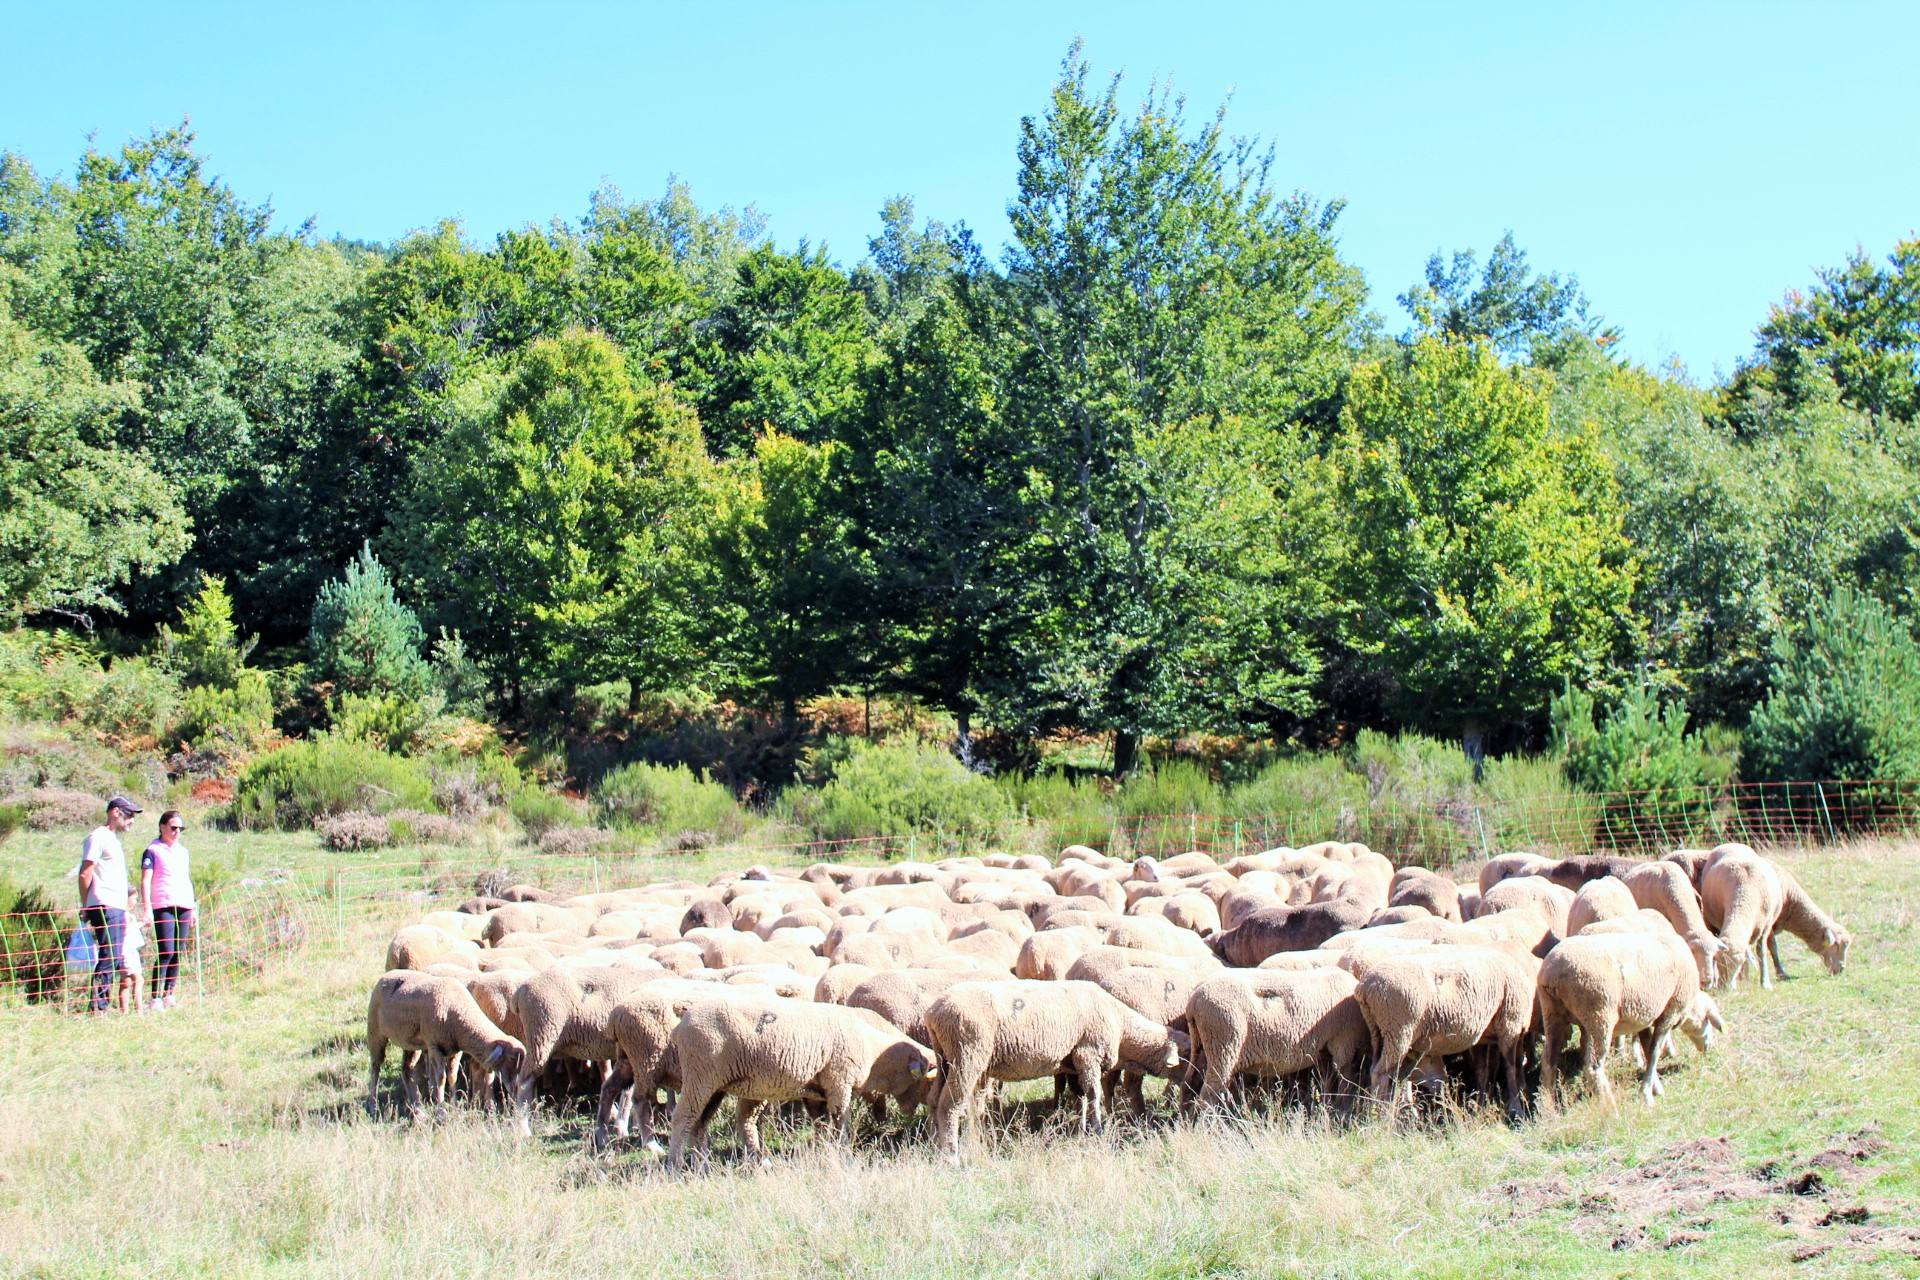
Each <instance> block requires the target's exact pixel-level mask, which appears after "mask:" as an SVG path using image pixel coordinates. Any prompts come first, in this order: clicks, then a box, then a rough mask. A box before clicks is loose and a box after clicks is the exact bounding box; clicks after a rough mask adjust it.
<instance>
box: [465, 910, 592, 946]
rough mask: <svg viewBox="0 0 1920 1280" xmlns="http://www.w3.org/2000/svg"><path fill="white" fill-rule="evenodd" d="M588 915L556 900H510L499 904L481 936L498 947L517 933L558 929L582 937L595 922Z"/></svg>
mask: <svg viewBox="0 0 1920 1280" xmlns="http://www.w3.org/2000/svg"><path fill="white" fill-rule="evenodd" d="M586 915H588V913H584V912H579V911H575V910H573V909H572V908H569V907H562V906H559V905H558V904H556V903H553V902H546V901H531V900H528V901H521V902H509V903H508V904H507V905H506V906H504V907H496V908H495V909H494V910H493V912H492V913H491V914H490V915H489V916H488V917H487V927H486V929H485V930H484V931H483V932H482V934H481V938H482V940H483V941H485V942H486V944H487V945H488V946H490V947H497V946H499V945H500V944H501V940H502V939H504V938H505V937H507V935H509V934H514V933H556V934H562V935H565V936H568V937H578V936H581V935H583V934H584V933H585V932H586V930H587V928H588V926H590V925H591V924H592V923H593V920H592V919H591V918H583V916H586Z"/></svg>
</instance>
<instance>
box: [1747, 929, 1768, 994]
mask: <svg viewBox="0 0 1920 1280" xmlns="http://www.w3.org/2000/svg"><path fill="white" fill-rule="evenodd" d="M1752 955H1753V962H1754V963H1755V964H1757V965H1759V966H1760V989H1761V990H1762V991H1771V990H1773V971H1772V970H1771V969H1769V968H1767V948H1766V944H1765V943H1764V942H1762V941H1761V940H1760V939H1759V938H1755V939H1754V940H1753V947H1752Z"/></svg>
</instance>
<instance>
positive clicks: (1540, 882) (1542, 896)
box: [1475, 876, 1573, 938]
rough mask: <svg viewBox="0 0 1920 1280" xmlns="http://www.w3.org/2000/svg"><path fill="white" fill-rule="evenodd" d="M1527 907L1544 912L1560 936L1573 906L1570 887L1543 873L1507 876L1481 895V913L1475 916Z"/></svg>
mask: <svg viewBox="0 0 1920 1280" xmlns="http://www.w3.org/2000/svg"><path fill="white" fill-rule="evenodd" d="M1528 907H1531V908H1536V909H1538V910H1539V911H1540V912H1541V913H1542V914H1544V915H1545V916H1546V917H1547V922H1548V923H1549V924H1550V925H1551V926H1552V928H1553V931H1554V932H1555V933H1557V934H1559V935H1560V936H1561V937H1563V938H1564V937H1566V936H1567V912H1568V911H1570V910H1571V909H1572V908H1573V890H1571V889H1568V888H1566V887H1565V886H1563V885H1557V884H1555V883H1554V882H1553V881H1551V880H1549V879H1547V878H1546V877H1545V876H1509V877H1508V878H1507V879H1505V880H1501V881H1500V882H1499V883H1497V884H1495V885H1494V886H1493V887H1492V888H1491V889H1488V890H1487V891H1486V892H1485V893H1484V894H1482V895H1481V896H1480V913H1479V915H1478V916H1476V917H1475V919H1479V918H1481V917H1484V916H1488V915H1493V914H1497V913H1499V912H1502V911H1511V910H1514V909H1516V908H1528Z"/></svg>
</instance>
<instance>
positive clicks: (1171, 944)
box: [1094, 916, 1213, 958]
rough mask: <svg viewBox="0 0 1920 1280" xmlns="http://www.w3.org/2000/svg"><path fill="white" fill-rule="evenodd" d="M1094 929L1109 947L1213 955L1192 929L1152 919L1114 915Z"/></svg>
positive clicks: (1188, 955)
mask: <svg viewBox="0 0 1920 1280" xmlns="http://www.w3.org/2000/svg"><path fill="white" fill-rule="evenodd" d="M1094 927H1095V928H1096V929H1098V930H1099V931H1100V934H1101V936H1102V938H1103V939H1104V940H1105V942H1106V944H1107V945H1108V946H1110V947H1131V948H1134V949H1135V950H1140V951H1154V952H1158V953H1159V954H1161V955H1169V956H1186V957H1190V958H1200V957H1210V956H1212V954H1213V952H1212V951H1211V949H1209V948H1208V946H1207V944H1206V941H1205V940H1204V939H1202V938H1201V937H1200V936H1199V935H1198V934H1195V933H1194V932H1193V931H1192V930H1190V929H1182V928H1181V927H1179V926H1178V925H1174V924H1169V923H1168V922H1167V921H1166V920H1165V919H1161V918H1155V917H1153V916H1114V917H1112V918H1110V919H1108V920H1105V921H1102V922H1101V923H1100V924H1098V925H1095V926H1094Z"/></svg>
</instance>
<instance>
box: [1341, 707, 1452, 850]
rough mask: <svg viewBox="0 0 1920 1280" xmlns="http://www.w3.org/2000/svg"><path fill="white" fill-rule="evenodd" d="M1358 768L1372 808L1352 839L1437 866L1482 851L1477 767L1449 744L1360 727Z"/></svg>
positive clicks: (1364, 813)
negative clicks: (1479, 835)
mask: <svg viewBox="0 0 1920 1280" xmlns="http://www.w3.org/2000/svg"><path fill="white" fill-rule="evenodd" d="M1353 767H1354V769H1355V770H1356V771H1358V772H1359V774H1360V776H1361V777H1362V778H1363V779H1365V781H1366V787H1367V804H1366V807H1365V808H1364V809H1363V810H1362V811H1361V812H1360V814H1359V822H1358V826H1357V829H1356V831H1355V833H1354V838H1355V839H1357V840H1362V841H1364V842H1366V843H1367V844H1368V845H1369V846H1371V847H1373V848H1375V849H1378V850H1380V851H1381V852H1382V853H1385V854H1387V855H1388V856H1390V857H1392V858H1393V859H1394V860H1395V861H1396V862H1398V861H1407V862H1418V863H1423V864H1427V865H1439V864H1441V863H1445V862H1450V861H1453V860H1455V859H1456V858H1458V857H1460V856H1461V855H1463V854H1467V853H1471V852H1475V851H1477V850H1478V849H1479V847H1480V843H1481V842H1480V841H1479V839H1478V838H1477V837H1478V818H1479V814H1478V806H1477V803H1476V801H1477V797H1476V796H1475V793H1474V786H1473V764H1472V762H1471V761H1469V760H1468V759H1467V758H1466V756H1465V755H1464V754H1463V753H1462V752H1461V750H1460V748H1459V747H1458V746H1456V745H1454V744H1453V743H1450V742H1440V741H1438V740H1437V739H1434V738H1427V737H1423V736H1421V735H1420V734H1417V733H1403V734H1399V735H1395V736H1389V735H1387V734H1384V733H1378V732H1375V731H1374V730H1371V729H1363V730H1361V732H1360V734H1359V736H1358V737H1356V738H1355V739H1354V743H1353Z"/></svg>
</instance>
